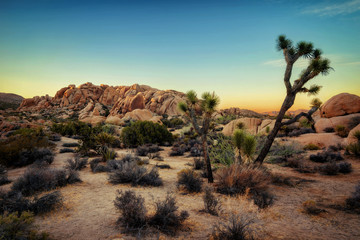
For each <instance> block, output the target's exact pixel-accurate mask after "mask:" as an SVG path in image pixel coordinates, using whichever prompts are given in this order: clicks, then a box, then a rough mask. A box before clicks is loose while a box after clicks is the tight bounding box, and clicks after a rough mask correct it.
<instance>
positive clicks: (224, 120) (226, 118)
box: [215, 114, 236, 125]
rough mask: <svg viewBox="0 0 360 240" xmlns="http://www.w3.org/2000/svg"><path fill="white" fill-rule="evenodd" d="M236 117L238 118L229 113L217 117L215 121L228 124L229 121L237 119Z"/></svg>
mask: <svg viewBox="0 0 360 240" xmlns="http://www.w3.org/2000/svg"><path fill="white" fill-rule="evenodd" d="M235 119H236V115H233V114H229V115H225V116H221V117H219V118H217V119H215V122H216V123H217V124H223V125H226V124H228V123H229V122H231V121H232V120H235Z"/></svg>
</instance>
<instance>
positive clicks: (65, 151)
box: [59, 148, 75, 153]
mask: <svg viewBox="0 0 360 240" xmlns="http://www.w3.org/2000/svg"><path fill="white" fill-rule="evenodd" d="M74 152H75V150H74V149H72V148H61V149H60V150H59V153H74Z"/></svg>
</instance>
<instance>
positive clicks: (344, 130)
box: [335, 125, 349, 138]
mask: <svg viewBox="0 0 360 240" xmlns="http://www.w3.org/2000/svg"><path fill="white" fill-rule="evenodd" d="M335 132H336V134H337V135H339V136H340V137H342V138H345V137H347V135H348V134H349V130H348V129H347V128H346V127H345V126H343V125H337V126H335Z"/></svg>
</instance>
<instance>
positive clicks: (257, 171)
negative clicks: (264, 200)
mask: <svg viewBox="0 0 360 240" xmlns="http://www.w3.org/2000/svg"><path fill="white" fill-rule="evenodd" d="M216 175H217V179H218V185H217V190H218V192H220V193H224V194H230V195H232V194H244V193H245V191H246V189H249V190H250V192H251V193H253V192H262V191H265V190H266V189H267V188H268V185H269V184H270V181H271V176H270V174H269V173H268V172H267V171H266V170H265V169H264V168H261V167H257V166H252V165H239V164H233V165H230V166H229V167H224V168H221V169H219V170H218V171H217V173H216Z"/></svg>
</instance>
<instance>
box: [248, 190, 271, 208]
mask: <svg viewBox="0 0 360 240" xmlns="http://www.w3.org/2000/svg"><path fill="white" fill-rule="evenodd" d="M251 199H252V200H253V201H254V204H255V205H256V206H258V207H259V208H261V209H263V208H267V207H268V206H270V205H271V204H272V203H273V202H274V196H273V195H272V194H271V193H269V192H268V191H261V192H257V191H255V192H253V193H252V194H251Z"/></svg>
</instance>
